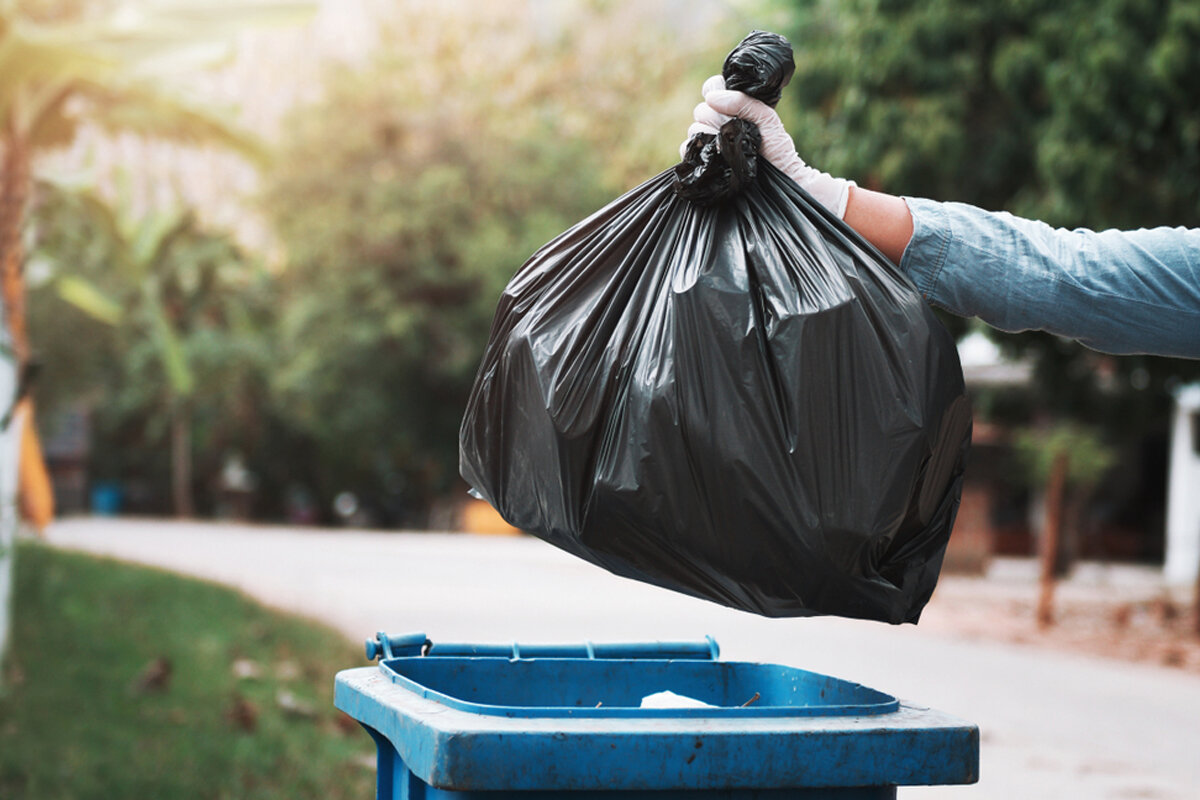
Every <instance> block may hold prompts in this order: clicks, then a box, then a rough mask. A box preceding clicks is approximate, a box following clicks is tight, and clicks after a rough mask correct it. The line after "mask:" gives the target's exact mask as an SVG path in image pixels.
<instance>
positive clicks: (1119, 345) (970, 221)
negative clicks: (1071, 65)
mask: <svg viewBox="0 0 1200 800" xmlns="http://www.w3.org/2000/svg"><path fill="white" fill-rule="evenodd" d="M904 199H905V202H906V203H907V204H908V208H909V210H910V211H911V212H912V217H913V237H912V240H911V241H910V242H909V244H908V247H907V248H906V249H905V251H904V256H903V258H902V259H901V261H900V268H901V269H902V270H903V271H904V272H905V273H906V274H907V275H908V276H909V278H911V279H912V280H913V282H914V283H915V284H916V285H917V288H918V289H919V290H920V292H921V294H922V295H923V296H924V297H925V299H926V300H927V301H928V302H930V303H932V304H933V305H936V306H940V307H941V308H944V309H946V310H947V311H949V312H951V313H953V314H959V315H961V316H967V317H971V316H974V317H979V318H980V319H981V320H983V321H984V322H986V323H988V324H989V325H991V326H993V327H996V328H999V329H1000V330H1004V331H1025V330H1044V331H1049V332H1050V333H1055V334H1058V335H1059V336H1065V337H1068V338H1071V339H1078V340H1079V341H1080V342H1082V343H1083V344H1085V345H1087V346H1088V347H1090V348H1092V349H1094V350H1100V351H1103V352H1107V353H1122V354H1124V353H1150V354H1155V355H1165V356H1179V357H1183V358H1200V229H1189V228H1154V229H1142V230H1136V231H1115V230H1109V231H1102V232H1095V231H1090V230H1084V229H1079V230H1066V229H1062V228H1052V227H1050V226H1049V225H1046V224H1045V223H1042V222H1035V221H1032V220H1027V219H1021V218H1019V217H1014V216H1013V215H1011V214H1008V213H1004V212H990V211H983V210H981V209H978V208H975V207H973V206H968V205H964V204H962V203H939V202H935V201H932V200H922V199H918V198H908V197H906V198H904Z"/></svg>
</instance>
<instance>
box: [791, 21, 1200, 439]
mask: <svg viewBox="0 0 1200 800" xmlns="http://www.w3.org/2000/svg"><path fill="white" fill-rule="evenodd" d="M788 8H789V9H790V13H789V14H788V16H789V18H790V19H791V20H792V27H791V29H790V30H789V34H790V36H791V38H792V40H793V42H794V43H795V45H796V48H797V71H796V77H795V78H794V79H793V82H792V85H791V87H789V91H788V92H787V93H785V100H784V103H785V104H786V105H785V107H784V109H783V113H784V115H785V117H787V122H788V124H789V128H790V130H791V131H792V133H793V135H794V137H795V139H796V141H797V145H798V147H799V149H800V152H801V154H802V155H803V156H804V157H805V158H806V159H807V160H809V161H810V163H813V164H816V165H818V166H820V167H821V168H822V169H826V170H830V171H832V172H833V173H834V174H841V175H845V176H846V177H850V178H854V179H856V180H857V181H858V182H859V183H860V184H862V185H865V186H868V187H873V188H879V189H881V190H884V191H887V192H890V193H893V194H909V195H915V196H926V197H932V198H935V199H939V200H958V201H963V202H967V203H972V204H975V205H979V206H981V207H984V208H988V209H1004V210H1008V211H1012V212H1013V213H1016V214H1019V215H1023V216H1029V217H1033V218H1038V219H1043V220H1045V221H1047V222H1049V223H1051V224H1055V225H1060V226H1068V227H1074V226H1084V227H1090V228H1093V229H1103V228H1108V227H1120V228H1135V227H1142V226H1147V227H1149V226H1156V225H1186V226H1195V225H1197V224H1198V220H1200V82H1197V81H1196V80H1195V76H1196V74H1197V73H1198V71H1200V6H1197V5H1196V4H1195V3H1191V2H1182V1H1179V0H1174V1H1173V0H1089V1H1088V2H1083V0H1066V1H1065V2H1051V1H1050V0H930V1H929V2H916V1H915V0H839V1H838V2H833V0H802V1H801V2H796V3H790V4H788ZM998 338H999V339H1000V340H1001V342H1002V343H1003V344H1004V345H1005V346H1006V347H1007V348H1008V349H1010V350H1015V351H1020V352H1027V353H1030V354H1032V355H1033V356H1034V357H1035V358H1036V359H1037V362H1038V366H1037V385H1038V387H1039V389H1040V394H1041V397H1040V402H1041V403H1042V404H1043V406H1044V407H1045V408H1047V409H1049V410H1052V411H1056V412H1058V413H1064V414H1069V415H1074V416H1078V417H1083V418H1085V419H1089V420H1091V421H1094V422H1101V423H1109V424H1121V425H1124V426H1126V427H1127V428H1134V429H1137V428H1141V429H1144V428H1146V427H1154V426H1159V427H1161V426H1162V425H1164V424H1165V419H1166V417H1165V412H1166V409H1167V408H1168V407H1169V396H1168V393H1167V390H1168V389H1169V388H1170V387H1172V386H1173V385H1177V384H1178V382H1179V381H1181V380H1186V379H1190V378H1194V377H1197V376H1200V369H1198V367H1197V365H1196V364H1195V363H1194V362H1184V361H1178V360H1167V359H1155V358H1143V357H1131V358H1122V359H1106V358H1101V357H1098V356H1097V355H1096V354H1094V353H1091V352H1090V351H1086V350H1084V349H1083V348H1082V347H1080V346H1078V345H1074V344H1071V343H1067V342H1064V341H1062V340H1057V339H1054V338H1053V337H1050V336H1047V335H1041V334H1025V335H1021V336H1002V337H998Z"/></svg>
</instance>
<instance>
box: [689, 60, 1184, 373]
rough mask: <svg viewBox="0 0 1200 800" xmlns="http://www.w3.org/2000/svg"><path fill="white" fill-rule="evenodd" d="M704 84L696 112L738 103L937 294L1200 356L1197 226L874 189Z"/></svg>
mask: <svg viewBox="0 0 1200 800" xmlns="http://www.w3.org/2000/svg"><path fill="white" fill-rule="evenodd" d="M710 83H711V80H710ZM705 89H706V94H705V98H706V102H705V103H704V104H701V106H698V107H697V111H696V119H697V123H698V124H705V123H707V124H711V123H712V122H716V123H717V124H718V125H719V124H720V121H721V120H722V119H728V116H731V115H738V116H743V117H744V118H746V119H750V120H751V121H754V122H756V124H759V126H760V130H761V129H762V127H763V126H764V125H765V126H766V127H767V130H768V131H769V133H770V137H769V138H770V140H771V142H772V143H773V146H772V147H771V148H769V149H768V148H767V147H766V146H764V147H763V149H762V151H761V152H762V154H763V155H764V156H765V157H766V158H767V159H768V160H769V161H771V163H773V164H775V166H777V167H779V168H780V169H781V170H783V171H784V172H785V173H786V174H788V175H790V176H792V177H793V179H796V180H797V183H799V184H800V185H801V186H802V187H803V188H805V189H806V190H808V191H809V193H810V194H811V195H812V196H813V197H814V199H816V200H818V202H821V203H822V204H823V205H825V207H826V208H828V209H829V210H830V211H832V212H833V213H834V214H836V215H837V216H840V217H842V218H843V219H844V220H845V221H846V223H847V224H848V225H849V226H850V227H851V228H853V229H854V230H855V231H857V232H858V233H859V234H860V235H861V236H862V237H863V238H865V239H866V240H867V241H869V242H870V243H871V244H873V245H875V247H876V248H877V249H879V250H880V252H882V253H883V254H884V255H885V256H886V257H887V258H889V259H890V260H891V261H892V262H893V263H896V264H897V265H899V266H900V268H901V270H902V271H903V272H904V273H905V274H907V275H908V277H909V278H910V279H912V280H913V282H914V283H915V284H916V286H917V288H918V289H919V290H920V292H921V294H922V295H923V296H924V297H925V299H926V300H927V301H928V302H930V303H931V304H933V305H937V306H940V307H942V308H945V309H946V310H948V311H950V312H951V313H954V314H957V315H960V316H977V317H979V318H980V319H981V320H983V321H984V322H986V323H988V324H989V325H992V326H993V327H996V328H999V329H1001V330H1005V331H1024V330H1045V331H1049V332H1051V333H1055V334H1058V335H1061V336H1065V337H1068V338H1072V339H1077V340H1079V341H1081V342H1083V343H1084V344H1085V345H1087V346H1089V347H1092V348H1093V349H1096V350H1101V351H1104V352H1109V353H1153V354H1157V355H1169V356H1180V357H1185V358H1200V230H1196V229H1184V228H1155V229H1153V230H1139V231H1103V232H1095V231H1090V230H1066V229H1061V228H1052V227H1050V226H1049V225H1046V224H1045V223H1042V222H1036V221H1033V220H1027V219H1021V218H1019V217H1014V216H1012V215H1011V214H1006V213H1003V212H988V211H983V210H982V209H978V208H974V207H972V206H968V205H964V204H960V203H938V202H935V201H931V200H919V199H915V198H901V197H896V196H893V195H888V194H884V193H881V192H874V191H870V190H867V189H863V188H861V187H858V186H856V185H853V184H852V183H850V182H848V181H844V180H842V179H839V178H833V177H832V176H829V175H828V174H827V173H822V172H819V171H818V170H815V169H813V168H812V167H809V166H808V165H807V164H805V163H804V162H803V161H802V160H801V159H800V157H799V156H798V155H797V154H796V152H795V147H794V146H793V144H792V140H791V137H790V136H788V135H787V134H786V132H784V131H783V126H782V123H780V122H779V121H778V115H777V114H775V112H774V110H773V109H770V108H769V107H767V106H765V105H763V104H762V103H759V102H758V101H756V100H753V99H751V98H748V97H746V96H745V95H743V94H741V93H740V92H729V91H724V90H723V87H721V88H718V87H716V86H713V85H710V84H706V86H705ZM705 109H708V110H705ZM730 112H732V114H731V113H730ZM759 120H761V122H759ZM695 127H696V126H693V130H694V129H695ZM691 132H692V131H689V133H691ZM763 138H764V143H766V142H767V141H768V136H767V135H766V134H764V137H763Z"/></svg>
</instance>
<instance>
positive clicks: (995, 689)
mask: <svg viewBox="0 0 1200 800" xmlns="http://www.w3.org/2000/svg"><path fill="white" fill-rule="evenodd" d="M49 538H50V541H51V542H52V543H54V544H56V545H59V546H63V547H70V548H78V549H84V550H89V551H91V552H95V553H102V554H108V555H113V556H117V557H119V558H123V559H127V560H131V561H138V562H142V563H147V564H154V565H158V566H162V567H166V568H168V569H173V570H178V571H180V572H185V573H189V574H192V575H197V576H201V577H205V578H209V579H213V580H216V581H220V582H223V583H226V584H230V585H232V586H236V587H239V588H241V589H243V590H244V591H246V592H247V593H249V594H251V595H253V596H255V597H257V598H259V599H261V600H263V601H265V602H267V603H269V604H272V605H275V606H278V607H281V608H285V609H289V610H293V611H297V612H300V613H303V614H306V615H309V616H312V617H314V618H317V619H320V620H323V621H325V622H327V623H330V624H332V625H334V626H335V627H337V628H338V629H340V630H342V631H344V632H345V633H346V634H347V635H348V636H351V637H353V638H355V639H362V638H365V637H366V636H367V635H369V634H371V633H372V632H373V631H376V630H379V629H383V630H387V631H389V632H393V633H397V632H406V631H424V632H425V633H427V634H428V635H429V636H430V637H431V638H432V639H434V640H435V641H436V640H438V639H441V640H443V641H469V640H477V641H510V640H517V641H558V642H562V641H579V640H582V639H592V640H596V641H630V640H638V639H700V638H703V636H704V635H705V634H711V635H713V636H714V637H715V638H716V639H717V641H718V642H720V644H721V648H722V657H723V658H727V659H730V660H734V659H737V660H751V661H768V662H776V663H783V664H790V665H793V666H798V667H802V668H805V669H811V670H814V671H817V672H823V673H828V674H832V675H836V676H838V677H842V678H849V679H853V680H855V681H858V682H861V683H863V684H866V685H868V686H872V687H874V688H877V689H881V690H884V691H886V692H889V693H891V694H895V695H898V696H899V697H901V698H903V699H906V700H909V701H911V702H913V703H917V704H922V705H928V706H932V707H935V708H938V709H940V710H942V711H946V712H949V713H951V714H954V715H957V716H959V717H962V718H965V719H969V720H971V721H974V722H976V723H977V724H978V725H979V726H980V729H981V732H982V767H981V772H982V776H981V780H980V782H979V784H977V785H975V786H971V787H930V788H914V789H905V790H902V791H901V792H900V794H901V796H902V797H907V798H910V800H922V799H924V798H929V799H930V800H932V799H933V798H965V799H968V800H984V798H988V799H991V798H995V799H996V800H1000V799H1001V798H1003V800H1012V799H1013V798H1031V799H1034V800H1036V799H1037V798H1047V799H1049V798H1054V800H1060V799H1061V798H1076V797H1079V798H1083V797H1087V798H1102V799H1103V798H1111V799H1112V800H1132V799H1133V798H1143V799H1149V800H1195V799H1196V798H1198V797H1200V679H1198V678H1196V677H1195V676H1191V675H1187V674H1183V673H1179V672H1175V671H1171V670H1169V669H1164V668H1155V667H1145V666H1138V665H1131V664H1125V663H1118V662H1110V661H1106V660H1100V659H1092V658H1083V657H1072V656H1067V655H1062V654H1055V653H1047V652H1043V651H1037V650H1033V649H1028V648H1023V647H1018V646H1011V645H1000V644H989V643H980V642H965V641H955V640H953V639H952V638H947V637H945V636H940V635H935V634H933V633H930V632H928V631H926V630H923V629H922V628H920V627H917V628H914V627H912V626H904V627H890V626H886V625H881V624H876V623H867V622H858V621H853V620H839V619H824V618H818V619H791V620H770V619H763V618H759V617H755V616H753V615H750V614H745V613H742V612H737V611H732V610H730V609H726V608H722V607H719V606H715V605H712V604H710V603H706V602H703V601H700V600H694V599H691V598H687V597H682V596H678V595H675V594H672V593H670V592H667V591H665V590H661V589H657V588H654V587H650V586H644V585H641V584H638V583H634V582H632V581H627V580H623V579H620V578H617V577H615V576H612V575H609V574H608V573H606V572H604V571H602V570H600V569H598V568H596V567H593V566H591V565H589V564H586V563H584V562H582V561H579V560H577V559H575V558H573V557H571V556H568V555H566V554H563V553H561V552H559V551H557V550H555V549H554V548H552V547H550V546H549V545H546V544H543V543H542V542H540V541H537V540H535V539H527V538H499V537H495V538H494V537H476V536H464V535H457V534H427V533H418V534H387V533H370V532H354V531H317V530H310V529H288V528H269V527H248V526H234V525H207V524H181V523H165V522H151V521H128V520H107V521H105V520H67V521H64V522H59V523H57V524H55V525H54V526H53V527H52V528H51V530H50V531H49ZM934 603H935V604H936V603H937V597H936V596H935V599H934ZM347 666H354V665H347Z"/></svg>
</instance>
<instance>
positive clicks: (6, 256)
mask: <svg viewBox="0 0 1200 800" xmlns="http://www.w3.org/2000/svg"><path fill="white" fill-rule="evenodd" d="M3 146H4V171H3V173H2V174H0V298H2V299H3V303H4V319H5V322H6V323H7V325H8V332H9V334H10V335H11V336H12V346H13V349H14V350H15V351H16V356H17V365H18V374H20V371H21V370H22V369H23V368H24V367H25V365H26V364H27V363H28V361H29V339H28V335H27V333H26V330H25V252H24V245H23V241H22V233H23V231H24V228H25V206H26V204H27V203H28V202H29V187H30V182H31V172H30V160H29V146H28V143H27V142H26V141H25V140H24V138H23V137H22V136H21V135H20V134H19V133H18V132H17V131H15V130H14V129H13V128H12V126H11V124H10V126H9V128H8V129H7V130H6V131H4V139H3Z"/></svg>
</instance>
